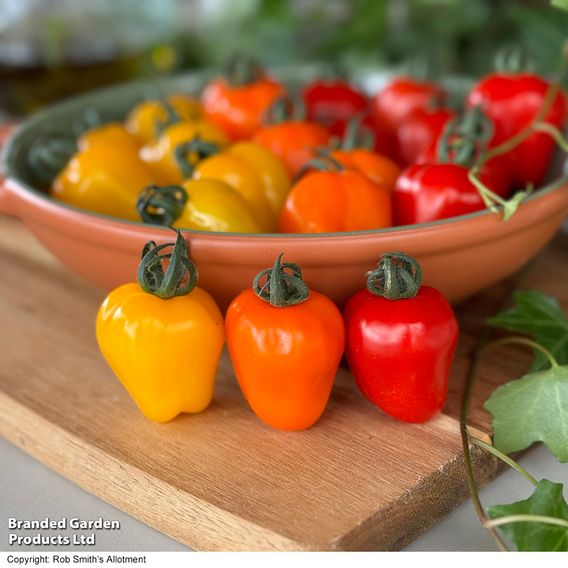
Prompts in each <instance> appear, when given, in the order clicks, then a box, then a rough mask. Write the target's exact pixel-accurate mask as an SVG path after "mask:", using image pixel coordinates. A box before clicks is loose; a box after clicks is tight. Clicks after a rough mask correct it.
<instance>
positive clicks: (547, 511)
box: [487, 479, 568, 552]
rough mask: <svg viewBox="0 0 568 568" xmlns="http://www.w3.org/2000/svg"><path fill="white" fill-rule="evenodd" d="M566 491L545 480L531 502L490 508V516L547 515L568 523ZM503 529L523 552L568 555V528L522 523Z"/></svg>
mask: <svg viewBox="0 0 568 568" xmlns="http://www.w3.org/2000/svg"><path fill="white" fill-rule="evenodd" d="M562 491H563V486H562V484H561V483H553V482H552V481H548V479H542V480H541V481H539V482H538V485H537V486H536V489H535V490H534V492H533V494H532V495H531V496H530V497H529V498H528V499H525V500H524V501H517V502H516V503H511V504H510V505H494V506H492V507H488V509H487V514H488V515H489V517H490V518H492V519H496V518H498V517H507V516H509V515H543V516H546V517H555V518H557V519H564V520H566V521H568V505H567V504H566V501H565V499H564V496H563V495H562ZM501 529H502V530H503V532H504V533H505V534H506V535H507V536H508V537H509V538H510V539H511V541H512V542H513V543H514V544H515V545H516V547H517V549H518V550H519V551H533V552H534V551H541V552H552V551H559V552H560V551H563V552H566V551H568V529H566V528H564V527H559V526H556V525H551V524H545V523H541V522H528V521H527V522H525V521H522V522H515V523H509V524H505V525H501Z"/></svg>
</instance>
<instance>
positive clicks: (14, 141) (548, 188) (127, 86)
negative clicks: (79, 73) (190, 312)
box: [0, 71, 568, 240]
mask: <svg viewBox="0 0 568 568" xmlns="http://www.w3.org/2000/svg"><path fill="white" fill-rule="evenodd" d="M209 74H210V71H203V72H195V73H187V74H183V75H177V76H174V77H171V78H169V79H168V81H167V82H171V83H174V82H175V81H176V80H177V81H179V80H181V79H183V78H186V79H194V80H196V81H197V80H202V79H203V78H204V77H207V76H209ZM454 79H455V78H454ZM147 83H148V82H147V81H131V82H128V83H124V84H119V85H114V86H111V87H106V88H103V89H97V90H94V91H90V92H88V93H85V94H82V95H79V96H75V97H72V98H69V99H67V100H65V101H62V102H59V103H56V104H54V105H51V106H49V107H47V108H45V109H43V110H41V111H39V112H37V113H35V114H34V115H33V116H31V117H29V118H28V119H26V120H24V121H23V122H22V123H20V124H19V125H17V126H16V127H15V128H14V129H13V130H12V132H10V134H9V136H8V139H7V141H6V142H5V144H4V145H3V148H2V153H1V160H0V171H1V172H2V173H3V176H4V177H5V178H6V180H8V182H11V183H10V184H9V185H12V184H15V185H16V187H17V188H18V189H19V190H20V191H21V190H23V191H24V192H28V193H30V194H31V195H30V197H33V198H34V201H37V200H38V199H39V200H40V202H43V203H45V205H46V206H47V207H55V208H56V209H61V210H62V213H63V212H65V213H66V214H67V215H70V214H71V215H72V216H74V214H80V215H86V216H88V217H90V218H92V219H93V221H94V222H96V220H101V221H105V222H106V223H108V222H113V223H118V224H119V225H124V226H125V228H126V227H129V226H130V227H132V228H136V229H140V228H147V229H152V230H154V231H155V230H159V229H163V230H164V231H170V230H171V229H169V228H168V227H164V226H162V225H153V224H148V223H143V222H141V221H130V220H128V219H121V218H119V217H113V216H111V215H104V214H101V213H96V212H93V211H89V210H87V209H83V208H80V207H76V206H73V205H69V204H67V203H64V202H61V201H59V200H57V199H55V198H53V197H51V196H50V195H48V194H47V193H46V192H45V191H42V190H41V189H39V187H34V186H33V185H32V184H30V183H28V182H27V181H25V180H24V179H23V178H22V176H21V173H20V168H19V167H18V163H17V160H18V154H19V150H20V148H21V147H22V145H23V144H22V140H21V139H22V138H23V137H24V136H25V134H26V132H27V131H28V130H29V129H31V128H33V127H35V126H37V125H38V124H41V123H42V122H44V121H48V120H49V118H50V117H51V115H52V114H53V113H54V112H64V111H66V110H69V109H73V108H74V107H80V106H81V105H82V103H83V101H86V100H90V99H93V98H95V99H96V98H97V97H99V96H104V95H106V96H109V95H110V94H112V93H120V92H122V91H124V92H129V91H131V90H132V89H135V88H136V87H139V88H140V89H142V88H143V86H144V85H146V84H147ZM140 96H141V97H142V96H143V92H141V93H140ZM0 181H1V179H0ZM567 185H568V172H567V173H566V174H564V175H562V176H560V177H559V178H557V179H555V180H553V181H551V182H550V183H548V184H547V185H545V186H542V187H541V188H538V189H536V190H535V192H534V193H533V194H531V195H530V196H529V197H528V198H526V199H525V200H524V201H523V202H522V203H521V205H520V206H519V209H518V210H517V214H518V212H520V211H521V210H523V209H525V208H526V207H528V206H529V205H530V204H531V203H532V202H534V201H537V200H540V199H544V198H545V197H546V196H548V195H550V194H551V193H553V192H555V191H558V190H560V189H562V188H565V187H566V186H567ZM491 215H496V213H492V212H491V211H489V210H488V209H484V210H481V211H476V212H473V213H468V214H466V215H460V216H456V217H451V218H448V219H441V220H438V221H432V222H429V223H418V224H414V225H400V226H396V227H387V228H382V229H368V230H362V231H344V232H332V233H309V234H308V233H236V232H220V231H202V230H195V229H182V232H183V233H186V234H189V235H192V234H193V235H196V236H197V235H200V236H211V237H241V238H242V237H246V238H247V239H255V240H256V239H268V238H270V239H274V238H278V239H294V240H299V239H306V240H309V239H316V238H317V239H321V238H338V237H340V238H350V237H362V236H371V235H377V236H381V235H391V234H397V236H398V235H399V234H400V233H410V232H415V231H417V230H421V229H429V228H435V227H439V226H443V225H462V224H463V223H464V221H470V220H474V219H477V218H485V217H488V216H491Z"/></svg>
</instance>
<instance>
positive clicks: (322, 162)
mask: <svg viewBox="0 0 568 568" xmlns="http://www.w3.org/2000/svg"><path fill="white" fill-rule="evenodd" d="M317 153H318V157H317V158H314V159H313V160H310V161H309V162H306V163H305V164H304V165H303V166H302V167H301V168H300V170H299V171H298V173H297V174H296V175H295V176H294V179H293V180H292V185H295V184H296V183H297V182H298V181H299V180H300V178H302V177H304V176H305V175H306V174H307V173H308V172H309V171H311V170H317V171H318V172H341V171H343V170H344V169H345V166H344V165H343V164H342V163H341V162H339V161H337V160H336V159H335V158H332V156H331V155H330V153H329V149H328V148H320V149H319V150H318V152H317Z"/></svg>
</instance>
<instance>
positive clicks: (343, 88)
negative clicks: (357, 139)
mask: <svg viewBox="0 0 568 568" xmlns="http://www.w3.org/2000/svg"><path fill="white" fill-rule="evenodd" d="M302 99H303V101H304V104H305V105H306V112H307V118H308V120H312V121H314V122H319V123H320V124H323V125H324V126H325V127H326V128H328V129H329V131H330V132H331V133H332V134H334V135H337V136H341V135H342V134H343V132H344V130H345V126H346V125H347V123H348V122H349V120H350V119H351V118H353V117H354V116H355V115H358V114H360V113H362V112H365V111H366V110H367V108H368V106H369V101H368V99H367V97H366V96H365V95H364V94H363V93H362V92H361V91H359V90H358V89H356V88H355V87H353V86H352V85H350V84H349V83H348V82H347V81H344V80H341V79H335V80H329V79H328V80H325V79H321V80H319V81H314V82H313V83H310V84H309V85H307V86H306V87H305V88H304V90H303V91H302Z"/></svg>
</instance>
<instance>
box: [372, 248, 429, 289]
mask: <svg viewBox="0 0 568 568" xmlns="http://www.w3.org/2000/svg"><path fill="white" fill-rule="evenodd" d="M421 284H422V269H421V268H420V265H419V264H418V261H417V260H416V259H415V258H413V257H411V256H408V255H405V254H403V253H401V252H392V253H387V254H384V255H383V256H381V258H380V259H379V262H378V264H377V268H375V270H372V271H370V272H368V273H367V289H368V290H369V292H371V294H374V295H375V296H383V297H384V298H386V299H387V300H402V299H410V298H414V296H416V294H418V290H420V286H421Z"/></svg>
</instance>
